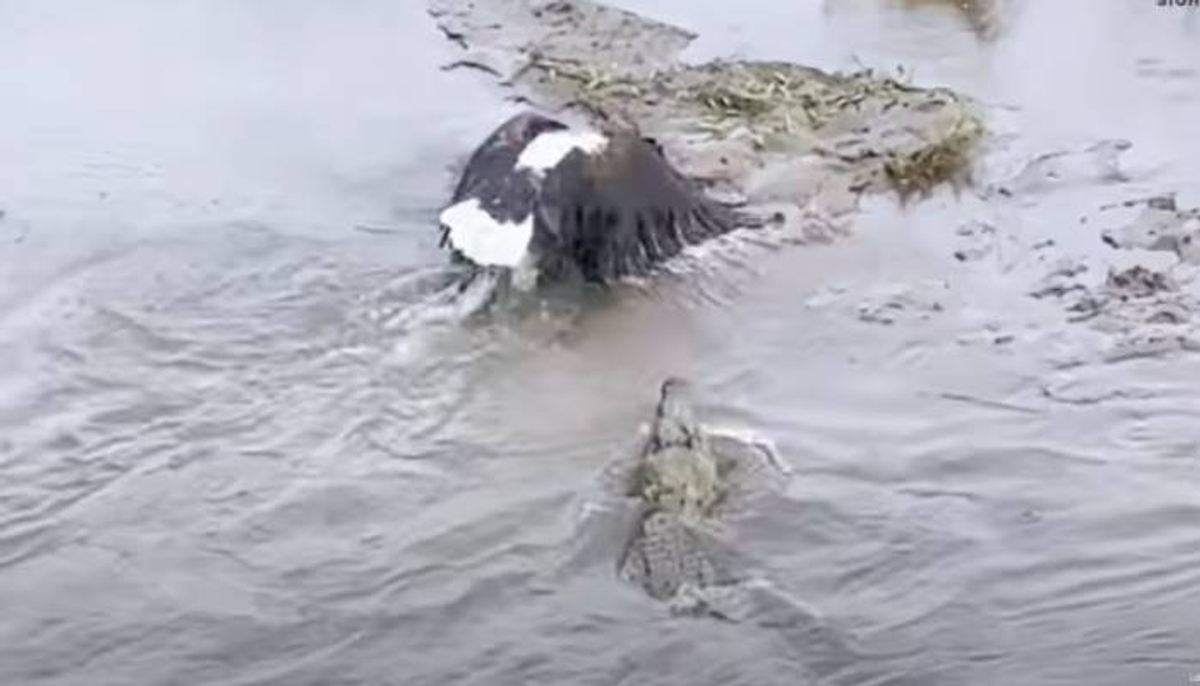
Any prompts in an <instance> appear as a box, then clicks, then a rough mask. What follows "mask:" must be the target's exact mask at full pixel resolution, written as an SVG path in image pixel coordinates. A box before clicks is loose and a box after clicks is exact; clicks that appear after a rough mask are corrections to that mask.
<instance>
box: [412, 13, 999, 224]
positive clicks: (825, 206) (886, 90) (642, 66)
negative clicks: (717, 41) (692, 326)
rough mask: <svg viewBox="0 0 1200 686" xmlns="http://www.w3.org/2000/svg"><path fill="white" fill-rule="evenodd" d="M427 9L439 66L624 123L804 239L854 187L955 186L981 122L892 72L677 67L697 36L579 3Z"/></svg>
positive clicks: (854, 194) (950, 95)
mask: <svg viewBox="0 0 1200 686" xmlns="http://www.w3.org/2000/svg"><path fill="white" fill-rule="evenodd" d="M429 11H430V14H431V16H432V17H433V18H434V19H435V21H436V22H437V25H438V27H439V28H440V29H441V30H442V32H443V33H444V34H445V35H446V36H447V37H448V38H449V39H450V40H452V41H454V42H455V43H456V44H458V45H459V46H460V47H461V48H462V49H463V53H462V56H461V58H460V59H458V60H456V61H454V62H453V63H451V64H449V65H447V68H467V69H475V70H478V71H480V72H482V73H485V74H487V75H489V76H490V77H491V78H492V79H494V80H495V81H496V83H498V84H499V85H500V86H502V87H503V88H506V89H508V90H510V91H511V96H510V97H511V98H512V99H515V100H519V101H523V102H527V103H529V104H530V105H531V106H533V107H535V108H539V109H544V110H549V111H555V112H567V111H569V112H572V113H574V115H575V116H577V117H580V118H583V119H585V120H590V121H592V122H593V123H603V122H616V123H619V124H623V125H630V126H634V127H636V128H638V129H640V130H641V131H642V132H643V134H645V135H650V136H653V137H655V138H656V139H658V140H659V141H660V142H661V143H663V145H664V147H665V149H666V150H667V154H668V156H669V157H670V158H671V159H672V161H673V162H674V163H675V164H677V165H678V166H679V167H680V168H681V169H682V170H683V171H684V172H685V173H687V174H689V175H691V176H694V177H696V178H698V179H700V180H701V181H702V182H703V183H705V184H706V186H707V187H708V189H709V190H710V192H712V193H713V194H714V195H717V196H718V197H721V198H723V199H726V200H732V201H735V202H740V203H744V204H746V205H747V206H749V207H750V208H752V209H757V210H759V211H761V212H762V213H764V214H765V215H769V216H771V217H774V218H776V219H785V220H787V221H785V222H783V223H784V224H785V225H786V226H789V227H790V228H791V229H793V230H798V231H799V232H800V234H801V235H802V236H803V237H804V238H814V237H828V236H829V235H831V234H832V233H834V232H836V230H837V228H836V227H835V226H834V225H833V224H831V223H830V222H829V221H828V218H829V217H839V216H842V215H844V214H846V213H847V212H848V211H850V210H853V209H855V208H856V207H857V199H858V197H859V195H860V194H861V193H863V192H873V191H895V192H897V193H899V194H900V196H901V197H904V198H907V197H909V196H912V195H914V194H925V193H928V192H929V191H930V190H932V189H933V188H935V187H937V186H939V185H941V184H943V183H951V184H955V185H960V184H962V183H964V182H966V181H967V180H968V179H969V168H970V166H971V154H972V151H973V149H974V147H975V144H976V143H977V141H978V140H979V139H980V138H981V134H982V132H983V126H982V123H981V120H980V118H979V115H978V114H977V113H976V111H975V108H974V107H973V106H972V105H971V104H970V103H968V102H967V100H966V99H964V98H963V97H961V96H959V95H958V94H956V93H954V92H952V91H950V90H946V89H939V88H934V89H925V88H918V87H916V86H913V85H911V84H909V83H907V82H906V78H905V75H904V74H903V73H899V74H897V75H896V76H894V77H893V76H885V75H880V74H876V73H874V72H872V71H869V70H866V71H860V72H857V73H850V74H836V73H826V72H823V71H820V70H817V69H813V68H809V67H804V66H800V65H797V64H793V63H789V62H781V61H750V60H731V61H724V60H717V61H711V62H708V63H704V64H699V65H692V64H686V63H684V62H683V61H682V60H681V53H682V52H683V50H684V49H685V48H686V47H687V46H688V44H689V43H690V42H691V41H692V40H693V39H694V38H695V37H696V36H695V35H694V34H692V33H689V32H687V31H685V30H683V29H680V28H678V27H674V26H670V25H667V24H663V23H660V22H656V21H652V20H649V19H646V18H644V17H641V16H639V15H636V14H633V13H629V12H625V11H621V10H616V9H612V8H610V7H607V6H604V5H600V4H595V3H591V2H587V1H585V0H570V1H565V0H559V1H555V2H546V1H544V0H536V1H535V0H485V1H482V2H479V1H476V2H471V1H468V0H430V3H429ZM818 217H820V218H824V219H825V220H826V221H815V220H816V219H817V218H818Z"/></svg>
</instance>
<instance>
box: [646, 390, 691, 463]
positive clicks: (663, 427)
mask: <svg viewBox="0 0 1200 686" xmlns="http://www.w3.org/2000/svg"><path fill="white" fill-rule="evenodd" d="M699 435H700V432H699V431H698V429H697V426H696V418H695V415H694V412H693V410H692V403H691V384H689V383H688V382H687V381H685V380H683V379H680V378H678V377H674V376H672V377H669V378H667V380H666V381H663V384H662V389H661V391H660V396H659V400H658V409H657V410H656V411H655V414H654V427H653V430H652V433H651V450H663V449H664V448H666V447H668V446H683V447H688V448H696V447H699V446H698V444H697V443H698V440H699Z"/></svg>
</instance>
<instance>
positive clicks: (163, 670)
mask: <svg viewBox="0 0 1200 686" xmlns="http://www.w3.org/2000/svg"><path fill="white" fill-rule="evenodd" d="M619 4H621V5H623V6H627V7H630V8H633V9H637V10H640V11H645V12H648V13H652V14H654V15H655V16H658V17H661V18H664V19H667V20H671V21H676V22H678V23H681V24H683V25H686V26H688V27H690V28H694V29H696V30H699V31H701V33H702V37H701V39H700V40H699V41H698V43H697V45H696V46H695V50H694V51H693V52H694V54H695V56H698V57H706V56H710V55H717V54H730V53H736V52H740V53H742V54H747V55H754V56H766V57H777V58H785V59H795V60H799V61H803V62H808V63H815V64H819V65H823V66H827V67H837V68H855V67H856V65H857V64H859V63H862V64H868V65H872V66H877V67H879V68H882V69H891V68H894V67H895V66H896V65H898V64H900V65H905V67H906V69H908V70H910V71H912V72H913V73H914V74H915V78H916V80H917V81H918V82H923V83H927V82H938V83H948V84H950V85H953V86H955V87H958V88H961V89H964V90H966V91H968V92H969V93H971V94H972V95H974V96H976V97H977V98H979V99H980V101H981V102H983V103H984V104H985V106H987V107H988V108H989V114H990V116H991V118H992V119H991V121H992V125H993V130H995V131H996V132H997V133H998V134H999V135H998V136H997V138H996V139H995V140H994V141H993V147H992V152H991V157H990V158H989V160H988V164H987V165H986V169H987V173H986V174H985V177H986V178H985V179H984V181H985V182H988V183H992V184H993V186H994V187H1000V186H1002V185H1004V184H1005V183H1009V185H1010V186H1012V187H1013V188H1014V189H1016V190H1013V191H1012V193H1011V194H1010V195H1011V197H1010V198H1006V197H1004V196H1002V195H1000V194H993V195H987V194H980V195H979V196H978V197H976V196H971V195H969V194H968V195H964V196H963V197H962V198H959V199H958V200H954V199H952V198H950V197H936V198H934V199H933V200H931V201H930V202H928V203H926V204H925V205H921V206H916V207H913V208H910V209H908V210H906V211H903V212H902V211H901V210H900V209H899V208H897V207H895V206H894V204H892V203H891V202H889V201H886V200H881V201H876V202H872V203H868V209H867V211H866V212H865V214H864V215H863V216H862V217H861V218H860V220H859V222H858V226H857V227H856V235H855V237H853V238H851V239H846V240H841V241H838V242H836V243H835V244H834V245H831V246H804V247H800V246H789V247H786V248H783V249H779V250H766V249H764V250H761V251H755V250H752V249H747V250H739V251H737V252H728V253H723V254H726V256H727V257H728V255H734V257H733V258H731V259H726V260H724V261H722V260H720V259H717V258H716V257H715V256H712V255H709V256H708V257H705V256H704V255H703V254H702V255H701V256H699V257H696V258H694V259H693V260H692V261H690V262H687V261H685V263H684V264H683V265H682V266H681V267H680V268H678V269H677V270H676V271H675V273H672V274H668V275H666V276H664V277H663V278H661V279H658V280H656V281H653V282H650V283H646V284H642V285H641V286H640V287H628V288H622V289H618V290H617V291H616V292H613V293H607V294H595V293H587V294H578V293H575V294H571V293H563V294H557V295H556V296H554V297H552V298H550V299H549V300H548V302H547V303H545V304H544V306H543V304H540V303H539V304H537V306H536V307H532V308H530V309H529V311H528V312H525V313H522V315H521V316H520V317H517V316H508V317H505V316H503V315H502V314H501V315H496V316H483V317H466V316H465V315H466V314H467V313H469V312H470V311H472V310H473V309H474V308H472V307H465V309H464V305H463V302H462V301H461V300H459V299H455V298H449V297H447V293H448V291H447V288H451V289H452V288H454V284H455V283H457V281H456V280H455V275H454V274H452V273H451V272H449V271H448V270H447V269H446V268H445V266H444V263H443V256H442V255H441V254H440V253H439V252H438V251H437V249H436V239H437V233H436V231H433V230H432V229H431V228H430V222H431V221H432V219H433V217H435V216H436V210H437V208H438V206H439V204H440V203H441V202H442V200H443V199H444V197H445V195H446V193H447V191H448V184H449V183H450V182H451V181H452V177H453V174H452V173H451V171H450V170H449V167H450V165H452V164H454V163H456V162H457V161H458V159H457V157H458V156H459V155H461V154H462V153H463V152H464V151H466V150H469V149H470V148H471V146H473V145H474V143H475V142H477V140H478V137H479V136H481V135H483V134H485V133H486V132H487V131H488V130H490V128H491V127H492V126H494V124H495V122H496V121H498V120H500V119H502V118H503V115H504V114H505V113H504V112H501V111H500V106H499V105H498V104H497V103H498V98H497V97H495V94H494V93H491V92H489V91H488V90H486V89H484V88H482V87H481V84H482V83H483V82H482V81H480V80H477V79H476V77H474V76H467V75H463V74H461V73H459V74H447V73H443V72H440V71H439V70H438V69H437V68H436V67H437V65H438V64H439V63H440V62H441V60H443V59H445V58H446V57H447V56H448V55H449V54H451V53H450V52H449V48H447V46H445V45H444V44H443V41H442V38H441V37H440V36H438V35H437V34H436V32H435V31H434V30H433V29H432V26H431V24H430V23H429V22H428V21H427V20H426V18H425V17H424V16H423V12H422V11H421V8H420V6H419V5H420V3H404V2H400V3H397V2H392V1H390V0H362V1H360V2H353V3H345V4H341V5H338V6H336V7H335V6H333V5H330V4H328V3H316V2H299V3H297V2H286V3H285V2H282V1H281V0H280V1H276V0H269V1H267V2H260V3H254V4H247V3H236V2H232V1H226V0H218V1H216V2H211V1H209V2H180V3H171V4H166V3H154V2H150V1H149V0H122V1H121V2H117V3H109V4H107V5H105V6H104V7H103V8H100V7H99V6H95V7H93V5H92V4H89V3H81V2H70V1H69V0H53V1H52V2H44V3H21V2H0V11H2V12H3V13H4V15H5V17H6V19H5V21H4V22H3V24H2V25H0V86H3V88H4V90H5V92H8V93H21V94H22V97H21V98H17V99H15V100H14V99H7V100H6V105H5V116H4V117H0V210H3V213H2V214H0V607H3V608H4V612H3V613H0V683H4V684H10V683H11V684H55V685H57V684H89V685H92V684H132V683H136V684H174V683H183V684H199V683H221V684H289V685H293V684H321V685H329V684H383V683H404V684H431V685H432V684H438V685H441V684H456V683H471V684H475V683H478V684H507V683H540V684H560V683H573V684H576V683H577V684H589V683H595V684H611V683H638V684H642V683H662V684H668V683H669V684H675V683H689V684H709V683H714V684H715V683H721V684H735V683H744V684H770V683H779V684H795V683H798V682H799V683H803V682H805V680H809V681H813V682H821V681H822V680H823V681H824V682H825V683H847V684H849V683H864V682H868V683H889V682H892V683H908V682H915V683H923V684H926V683H947V684H961V683H1013V684H1050V683H1087V684H1093V685H1094V684H1100V685H1107V684H1111V685H1113V686H1117V685H1121V684H1130V683H1138V684H1159V683H1161V684H1179V683H1185V682H1186V679H1187V678H1188V675H1189V674H1191V673H1194V672H1196V671H1197V670H1200V640H1198V634H1197V632H1196V631H1195V626H1196V621H1195V617H1196V615H1197V612H1200V571H1198V570H1200V533H1198V532H1197V530H1196V527H1195V526H1194V523H1195V522H1196V521H1197V516H1198V515H1200V512H1198V509H1200V507H1198V505H1197V500H1196V498H1195V489H1196V479H1197V477H1196V463H1195V461H1196V457H1197V449H1198V447H1200V432H1198V431H1197V428H1196V427H1197V426H1200V423H1197V421H1196V420H1197V415H1198V414H1200V395H1198V394H1197V392H1196V387H1195V383H1194V382H1193V381H1192V379H1196V378H1200V375H1198V373H1200V369H1196V368H1195V367H1196V366H1197V364H1198V363H1197V360H1196V359H1195V357H1194V356H1192V355H1189V354H1187V353H1177V354H1175V355H1173V356H1169V357H1165V358H1149V359H1132V360H1127V361H1124V362H1120V363H1117V364H1103V363H1100V362H1097V359H1099V358H1097V357H1095V356H1089V355H1087V354H1086V352H1087V350H1088V346H1091V345H1093V344H1099V343H1102V342H1103V340H1104V335H1105V334H1104V333H1103V332H1098V331H1094V330H1092V329H1089V328H1087V327H1086V326H1079V325H1072V324H1070V323H1068V322H1067V321H1066V318H1065V317H1064V315H1063V312H1062V311H1061V310H1060V309H1059V308H1058V307H1057V306H1056V305H1055V304H1054V303H1052V302H1048V301H1042V300H1034V299H1031V298H1029V297H1028V296H1027V293H1028V292H1029V291H1030V290H1031V286H1030V283H1031V281H1032V280H1033V279H1034V278H1035V277H1041V276H1044V275H1045V274H1046V272H1047V271H1049V270H1050V269H1051V268H1052V261H1053V259H1057V258H1058V257H1064V256H1065V257H1080V256H1082V258H1086V259H1087V260H1093V262H1092V263H1091V264H1093V265H1094V271H1095V272H1096V273H1097V274H1098V275H1099V278H1103V272H1104V268H1103V264H1104V263H1103V262H1100V260H1106V259H1110V257H1109V252H1104V251H1108V250H1109V249H1108V248H1107V247H1106V246H1104V245H1103V244H1102V242H1101V241H1099V240H1098V235H1099V230H1100V227H1093V226H1091V225H1090V224H1084V223H1081V222H1080V219H1079V218H1080V217H1081V216H1083V215H1085V214H1087V213H1089V212H1093V211H1094V210H1095V209H1096V208H1097V207H1098V206H1100V205H1102V204H1104V203H1106V202H1112V201H1118V200H1121V199H1126V198H1129V197H1137V196H1146V195H1150V194H1156V193H1165V192H1176V193H1178V194H1179V196H1180V201H1181V202H1183V203H1187V202H1191V204H1193V205H1194V204H1195V200H1196V199H1197V196H1200V193H1197V188H1196V186H1195V179H1196V178H1198V173H1200V167H1198V166H1197V164H1198V163H1197V161H1196V159H1194V157H1193V156H1189V155H1187V154H1186V153H1187V149H1186V146H1184V145H1183V144H1182V142H1186V141H1190V140H1192V138H1193V135H1192V134H1193V133H1194V132H1193V128H1194V122H1195V121H1196V120H1197V116H1196V115H1197V107H1198V106H1200V98H1198V97H1197V96H1200V77H1198V76H1197V72H1196V70H1195V67H1196V65H1200V43H1198V42H1197V41H1196V31H1197V28H1196V20H1195V12H1194V11H1190V12H1189V11H1187V10H1183V9H1176V8H1170V9H1168V8H1159V7H1157V6H1155V4H1154V3H1152V2H1146V3H1126V2H1119V1H1117V0H1106V1H1105V2H1095V1H1094V0H1088V1H1087V2H1084V0H1064V1H1063V2H1054V3H1033V2H999V1H997V2H988V3H984V2H979V3H976V2H968V3H942V2H932V1H930V2H924V1H916V0H846V1H845V2H842V1H834V0H811V1H809V2H800V3H792V4H788V3H779V2H775V1H774V0H772V1H770V2H768V1H766V0H746V1H745V2H743V3H742V4H741V5H740V6H739V11H738V12H737V13H736V14H733V15H731V14H728V13H726V12H724V11H716V10H714V9H712V8H702V7H700V6H698V5H697V3H693V2H682V0H622V2H620V3H619ZM1116 140H1128V141H1130V142H1131V143H1132V147H1130V148H1129V149H1128V150H1122V151H1120V152H1121V156H1120V164H1121V172H1122V175H1121V176H1120V178H1113V177H1112V176H1111V175H1109V174H1107V173H1106V171H1105V170H1103V169H1100V170H1097V169H1094V168H1093V167H1092V166H1089V165H1090V164H1092V162H1091V161H1089V160H1091V158H1089V157H1087V156H1086V155H1082V156H1081V155H1074V154H1068V155H1058V154H1057V153H1059V152H1064V151H1065V152H1068V153H1070V152H1071V151H1086V150H1089V149H1093V147H1092V146H1095V145H1097V144H1103V143H1102V142H1103V141H1116ZM1039 159H1043V160H1053V161H1054V162H1055V164H1054V165H1052V166H1053V169H1050V168H1049V167H1048V166H1047V164H1045V163H1040V162H1038V160H1039ZM1106 159H1107V158H1106ZM1063 165H1081V166H1079V168H1076V167H1075V166H1067V167H1064V166H1063ZM1031 169H1032V170H1033V171H1029V170H1031ZM1062 169H1067V170H1068V172H1069V173H1065V172H1061V170H1062ZM1048 170H1049V171H1048ZM1054 170H1059V171H1054ZM1052 171H1054V173H1051V172H1052ZM1064 174H1065V175H1066V176H1069V177H1070V178H1068V179H1064ZM1017 181H1019V183H1016V182H1017ZM1018 186H1019V188H1018ZM1189 198H1190V200H1189ZM962 227H967V228H966V229H962ZM989 227H990V228H989ZM960 229H961V230H960ZM964 241H983V242H987V241H993V242H994V243H995V245H991V244H989V245H982V244H979V245H976V244H972V246H971V247H972V249H971V251H969V252H970V255H972V256H978V258H974V257H973V258H972V259H970V260H963V259H961V258H959V259H956V258H955V256H954V255H955V253H956V251H957V252H960V253H962V252H963V242H964ZM1033 246H1042V247H1037V248H1035V247H1033ZM1045 246H1051V247H1045ZM1055 251H1058V252H1055ZM964 254H966V253H964ZM468 304H469V303H468ZM1064 358H1071V359H1074V360H1076V362H1074V363H1072V364H1071V365H1066V364H1062V363H1061V362H1062V360H1063V359H1064ZM668 374H677V375H683V376H688V377H691V378H693V379H694V380H695V382H696V383H697V385H698V387H699V392H698V394H699V395H700V396H701V399H702V400H703V401H704V403H705V406H704V407H703V408H702V409H703V415H704V416H709V417H714V418H716V419H717V420H718V421H719V422H721V423H722V424H724V425H729V426H735V427H737V426H740V427H747V428H752V429H753V430H754V431H755V433H757V434H760V435H765V436H768V437H770V438H771V439H773V440H774V442H775V443H776V444H777V446H778V450H779V452H780V453H781V455H782V456H783V457H784V458H785V459H786V460H787V462H788V463H789V464H790V465H791V467H793V469H794V473H793V474H792V476H791V481H790V483H789V484H788V486H787V488H786V492H785V493H784V494H782V495H779V496H772V497H771V498H770V499H768V501H767V502H768V503H769V505H770V507H763V508H760V509H757V510H754V511H751V512H746V513H743V514H742V518H741V519H740V520H739V522H738V528H737V531H738V534H739V537H738V540H737V545H738V546H739V548H740V549H741V550H742V551H743V552H744V553H745V554H746V555H747V556H748V557H750V558H752V559H754V560H755V561H757V562H759V563H761V564H762V566H763V567H764V569H763V572H764V573H765V574H766V575H768V576H769V577H770V578H771V580H772V581H773V582H774V583H776V584H777V585H778V586H779V587H780V588H781V590H782V591H783V592H785V593H786V594H787V595H788V596H789V597H792V598H796V599H798V600H799V601H801V602H802V603H803V604H804V605H805V606H806V607H809V608H812V610H813V613H814V617H817V618H819V619H818V623H819V629H820V631H821V632H824V635H828V636H834V637H836V638H837V640H838V641H841V642H844V643H845V644H847V645H853V646H855V648H854V650H853V652H848V653H845V654H841V656H840V657H838V658H837V660H833V661H831V660H830V659H828V656H827V655H822V654H820V650H819V649H818V648H817V644H816V643H815V642H813V641H809V640H808V639H805V638H803V637H802V635H801V634H800V633H798V629H797V627H795V626H787V625H771V623H770V622H766V623H761V624H743V625H737V624H723V623H717V622H705V621H697V620H688V619H685V618H673V617H671V616H669V614H668V613H667V612H666V611H665V609H664V608H662V607H661V606H658V605H656V604H654V603H652V602H648V601H647V599H646V598H645V596H644V595H643V594H642V593H640V591H639V590H638V589H636V588H629V587H627V586H626V585H624V584H622V583H621V582H620V581H619V580H618V579H617V578H616V576H615V573H614V565H615V557H614V555H615V553H614V554H613V555H610V554H609V553H610V552H612V551H615V550H617V549H619V547H620V545H621V542H622V537H621V529H620V528H619V525H618V524H617V523H615V522H613V521H608V520H607V519H606V518H605V517H599V518H596V517H590V516H588V513H591V512H595V511H596V508H597V507H601V506H602V504H603V503H604V502H605V500H604V499H605V497H606V496H605V488H606V484H605V482H604V478H603V475H604V473H605V470H606V469H607V468H608V467H609V465H611V464H612V462H613V460H615V459H616V458H618V457H621V456H623V455H624V451H626V450H629V449H631V447H632V446H633V445H636V440H637V434H636V432H637V430H638V427H639V424H640V423H641V422H643V421H644V420H645V419H646V418H647V417H648V413H649V411H650V409H651V407H652V403H653V401H654V399H655V398H654V396H655V392H656V389H657V387H658V383H659V382H660V381H661V379H662V378H663V377H664V376H666V375H668ZM578 549H585V550H589V551H591V554H589V556H588V557H587V558H586V562H578V561H570V559H569V555H570V552H571V551H572V550H578ZM564 560H567V562H564ZM872 680H874V681H872Z"/></svg>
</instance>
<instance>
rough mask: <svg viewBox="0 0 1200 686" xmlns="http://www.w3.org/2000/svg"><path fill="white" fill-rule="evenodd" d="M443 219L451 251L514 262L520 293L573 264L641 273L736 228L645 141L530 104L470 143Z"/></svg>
mask: <svg viewBox="0 0 1200 686" xmlns="http://www.w3.org/2000/svg"><path fill="white" fill-rule="evenodd" d="M440 222H441V229H442V246H443V247H447V246H448V247H449V248H450V250H451V251H452V254H453V256H454V259H456V260H459V261H463V260H465V261H467V262H470V263H472V264H474V265H477V266H479V267H500V268H505V269H508V270H511V271H512V273H513V274H514V279H513V281H514V283H515V284H517V285H518V287H520V288H522V289H525V290H527V289H529V288H531V287H532V286H533V285H534V284H536V283H537V282H538V280H539V279H545V278H551V279H552V278H556V277H560V276H562V275H564V274H566V273H568V272H569V271H572V270H573V271H575V272H576V273H578V274H579V275H581V276H582V277H583V278H584V279H585V280H587V281H591V282H600V283H607V282H610V281H612V280H614V279H618V278H620V277H623V276H640V275H644V274H646V273H648V272H649V271H650V270H651V269H652V268H653V267H654V266H655V265H657V264H659V263H661V262H663V261H664V260H666V259H668V258H670V257H672V256H674V255H676V254H678V253H679V252H680V251H681V250H683V248H684V247H686V246H688V245H694V244H697V243H700V242H702V241H704V240H706V239H708V238H711V237H713V236H717V235H720V234H724V233H726V232H728V231H731V230H733V229H734V228H737V227H738V226H739V225H743V222H741V221H740V220H739V214H737V213H735V212H734V211H733V210H732V209H731V208H730V207H727V206H726V205H723V204H721V203H719V202H717V201H715V200H714V199H712V198H709V197H708V196H706V195H705V194H704V193H703V192H702V191H701V190H700V188H699V187H698V186H697V185H696V184H695V183H694V182H693V181H692V180H691V179H689V178H687V177H685V176H684V175H683V174H681V173H680V172H679V171H677V170H676V169H675V168H674V167H672V166H671V164H670V163H669V162H668V161H667V159H666V157H665V155H664V153H663V149H662V147H661V146H660V145H659V144H658V143H657V142H656V141H654V140H653V139H651V138H646V137H643V136H641V135H640V134H638V133H637V132H635V131H632V130H628V129H613V130H606V131H602V130H594V129H589V128H582V127H571V126H568V125H567V124H565V123H563V122H561V121H557V120H555V119H551V118H549V117H546V116H543V115H540V114H537V113H533V112H525V113H522V114H518V115H516V116H514V117H512V118H511V119H509V120H508V121H506V122H504V123H503V124H502V125H500V127H499V128H497V129H496V130H495V131H494V132H492V134H491V135H489V136H488V137H487V139H486V140H484V141H483V143H482V144H481V145H480V146H479V147H478V148H477V149H476V150H475V152H474V153H473V154H472V155H471V157H470V158H469V159H468V161H467V165H466V168H465V169H464V171H463V173H462V177H461V179H460V180H459V183H458V186H457V188H456V189H455V191H454V195H453V197H452V202H451V204H450V205H449V206H448V207H446V208H445V209H444V210H443V211H442V212H441V215H440Z"/></svg>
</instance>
